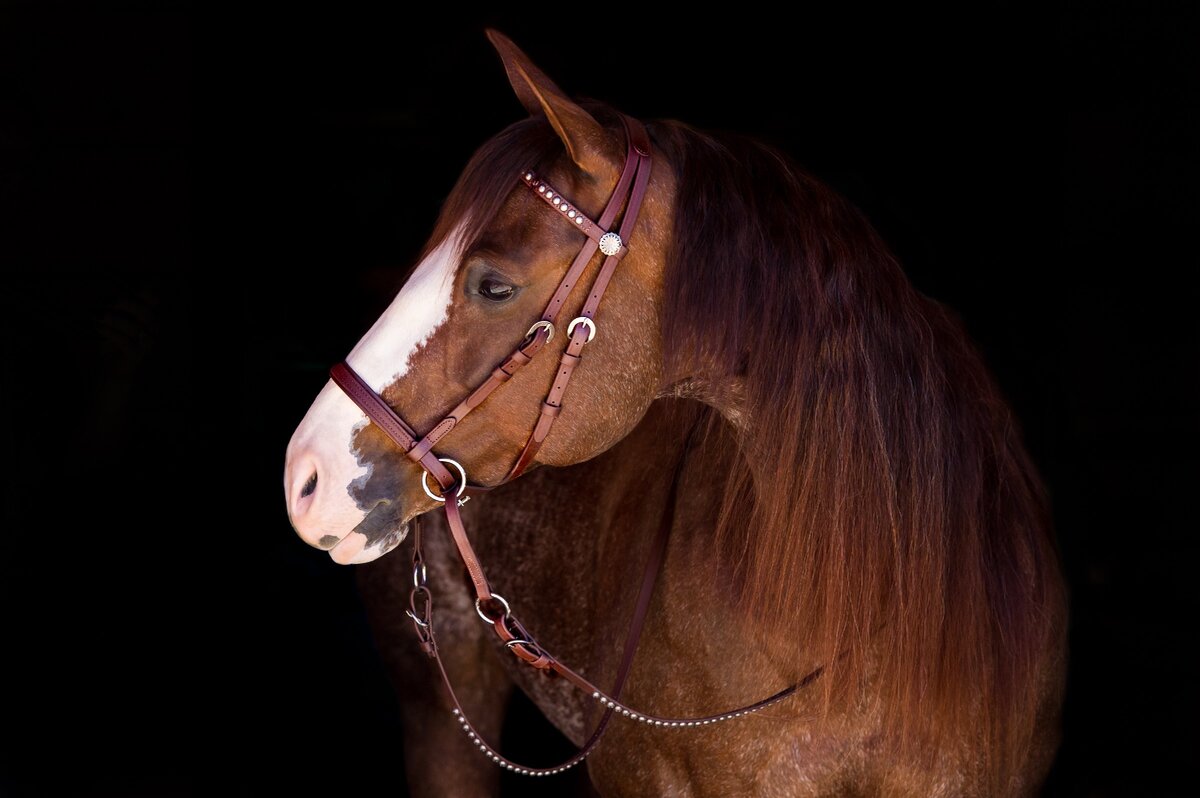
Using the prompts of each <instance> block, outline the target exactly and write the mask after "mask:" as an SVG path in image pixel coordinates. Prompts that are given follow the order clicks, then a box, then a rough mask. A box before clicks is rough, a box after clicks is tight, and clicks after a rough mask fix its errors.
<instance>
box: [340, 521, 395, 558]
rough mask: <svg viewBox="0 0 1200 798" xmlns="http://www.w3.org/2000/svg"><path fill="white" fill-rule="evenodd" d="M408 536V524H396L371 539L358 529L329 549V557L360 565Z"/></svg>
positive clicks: (383, 553) (385, 551)
mask: <svg viewBox="0 0 1200 798" xmlns="http://www.w3.org/2000/svg"><path fill="white" fill-rule="evenodd" d="M406 537H408V524H407V523H403V524H397V525H396V526H395V527H393V528H392V529H391V530H390V531H389V532H387V533H386V534H385V535H383V536H382V537H378V538H376V539H374V540H372V539H371V538H370V537H368V536H367V535H365V534H363V533H362V532H359V531H357V530H356V531H354V532H351V533H350V534H348V535H346V537H344V538H342V540H341V542H340V543H338V544H337V545H336V546H334V547H333V548H332V549H330V550H329V557H330V559H332V560H333V561H334V562H335V563H337V564H338V565H361V564H362V563H367V562H371V561H372V560H377V559H379V558H380V557H382V556H383V555H385V554H387V553H388V552H389V551H391V550H392V549H394V548H396V547H397V546H399V545H400V544H401V543H402V542H404V539H405V538H406Z"/></svg>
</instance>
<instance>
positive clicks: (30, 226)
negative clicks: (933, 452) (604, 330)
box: [0, 1, 1200, 796]
mask: <svg viewBox="0 0 1200 798" xmlns="http://www.w3.org/2000/svg"><path fill="white" fill-rule="evenodd" d="M514 7H515V6H514ZM840 8H841V10H839V11H836V12H834V11H825V10H815V9H811V8H805V7H801V8H796V9H795V11H794V14H795V20H794V21H785V20H784V19H782V18H781V17H779V16H778V15H777V14H775V13H772V12H769V11H767V10H765V9H763V10H755V9H753V8H751V7H750V6H747V5H745V4H737V5H736V6H735V7H730V8H727V9H725V10H724V11H723V12H722V13H721V14H718V15H714V16H711V17H704V16H701V15H695V16H687V17H681V18H676V19H674V21H672V22H670V23H666V22H663V23H638V24H636V25H634V24H631V23H629V22H627V20H626V16H625V15H623V14H622V13H618V12H616V11H614V12H612V13H609V12H607V11H604V10H603V9H601V8H600V7H597V6H589V5H587V4H584V5H583V6H580V7H579V10H580V11H581V12H582V11H588V12H589V13H579V14H576V13H573V9H572V8H571V7H570V6H569V4H555V5H553V6H550V7H548V8H547V9H546V10H545V11H544V12H539V13H536V14H534V13H533V12H532V11H529V10H526V11H524V12H521V13H518V12H516V11H512V12H509V11H502V10H494V11H492V12H490V13H476V12H473V11H471V10H470V9H467V8H459V7H456V8H454V9H452V10H451V12H450V13H447V14H444V15H443V16H442V18H440V19H439V20H437V21H430V19H429V18H428V16H427V15H426V14H422V15H421V17H420V18H417V17H415V16H413V14H412V13H411V11H408V10H406V9H405V7H404V4H396V3H393V4H386V5H381V6H380V7H378V8H365V7H358V8H354V7H350V6H347V5H343V4H337V5H330V6H326V7H323V8H321V9H320V10H315V9H314V10H305V9H302V8H298V7H294V6H293V5H285V4H274V5H273V4H255V5H253V6H250V5H244V6H242V5H239V6H237V7H235V8H229V9H225V10H220V11H219V10H217V9H216V8H209V7H207V6H206V7H203V8H193V7H191V6H190V5H188V4H184V3H172V2H165V1H164V2H154V3H149V2H147V3H104V4H88V3H79V4H62V3H53V2H38V3H16V4H13V3H9V4H6V5H3V6H0V147H2V148H3V150H2V152H3V156H4V158H3V161H0V203H2V204H0V234H2V238H0V273H2V274H3V284H2V285H3V288H2V291H3V304H2V308H0V310H2V315H3V321H4V334H3V347H4V349H3V354H4V361H3V363H4V370H5V373H6V376H5V378H4V389H3V391H2V392H0V402H2V405H0V410H2V413H3V414H2V416H0V418H2V419H3V421H2V424H3V426H2V428H0V429H2V432H0V439H2V440H3V443H4V451H5V476H4V479H3V486H4V494H3V508H4V513H5V515H4V518H5V524H4V526H5V531H4V535H5V538H4V539H5V540H6V541H7V545H6V546H5V547H4V550H3V553H2V554H0V579H2V582H3V587H2V588H0V590H2V595H0V597H2V598H3V601H4V605H3V606H4V611H3V627H2V630H0V632H2V636H0V647H2V648H0V673H3V674H4V679H3V682H2V685H3V686H2V688H0V729H2V730H3V732H4V738H5V739H6V740H7V741H8V742H6V743H5V744H4V745H3V746H0V793H2V794H4V795H15V796H36V795H66V794H72V795H101V794H104V795H153V796H174V795H196V794H213V795H274V794H282V793H284V792H287V791H290V792H292V793H295V794H308V793H318V792H326V793H329V794H339V795H357V794H366V793H367V792H368V791H372V792H376V791H378V790H380V789H386V790H387V791H388V792H387V794H390V795H402V794H403V787H402V783H403V770H402V764H401V762H400V759H401V756H400V745H401V744H400V735H399V723H398V720H397V714H396V707H395V702H394V699H392V698H391V697H390V693H389V689H388V686H387V684H386V677H385V674H384V672H383V670H382V667H381V666H380V664H379V662H378V659H377V656H376V654H375V652H374V650H373V648H372V645H371V642H370V640H369V637H368V636H367V633H366V627H365V622H364V619H363V616H362V612H361V607H360V605H359V603H358V599H357V598H356V596H355V593H354V590H353V575H352V569H348V568H339V567H337V566H334V565H333V564H332V563H331V562H330V561H329V560H328V558H327V557H326V556H325V555H324V554H322V553H319V552H316V551H313V550H310V549H308V548H306V547H304V546H303V545H302V544H301V543H300V541H299V539H298V538H296V537H295V535H294V534H293V533H292V532H291V530H290V527H289V526H288V524H287V519H286V514H285V511H284V506H283V496H282V491H281V490H280V475H281V465H282V457H283V449H284V446H285V445H286V441H287V438H288V436H289V435H290V433H291V430H292V429H293V428H294V426H295V424H296V423H297V422H298V421H299V419H300V417H301V416H302V415H303V413H304V411H305V409H306V408H307V405H308V403H309V402H310V401H311V399H312V397H313V396H314V395H315V394H316V392H317V390H318V389H319V388H320V386H321V385H322V383H323V382H324V379H325V368H326V367H327V365H328V364H329V363H331V362H333V361H334V360H336V359H338V358H339V357H340V356H341V355H342V354H343V353H345V352H346V351H347V350H348V349H349V347H350V346H351V345H352V344H353V342H354V341H355V340H357V338H358V336H359V335H361V334H362V332H363V331H365V329H366V327H367V326H368V325H369V323H370V321H371V320H373V319H374V318H375V316H376V315H377V314H378V313H379V312H380V310H381V309H382V308H383V307H384V306H385V304H386V302H387V301H388V300H389V299H390V295H391V294H392V293H393V292H394V290H395V289H396V288H397V287H398V286H399V284H400V281H401V279H402V277H403V274H404V271H405V269H406V267H407V266H408V265H409V264H410V263H411V260H412V258H413V256H414V255H415V253H416V251H417V250H418V249H419V247H420V245H421V244H422V242H423V239H424V236H425V235H426V234H427V232H428V231H429V229H430V228H431V225H432V221H433V217H434V215H435V213H436V210H437V207H438V204H439V201H440V199H441V198H442V197H443V196H444V195H445V193H446V192H447V191H448V189H449V187H450V185H451V183H452V182H453V180H454V178H455V176H456V175H457V173H458V170H459V169H460V168H461V166H462V165H463V164H464V163H465V161H466V159H467V158H468V156H469V154H470V153H471V151H472V150H473V149H474V147H476V146H477V145H478V144H479V143H480V142H482V141H483V140H484V139H485V138H486V137H487V136H488V135H490V134H491V133H493V132H495V131H497V130H499V129H500V128H501V127H502V126H503V125H505V124H507V123H508V122H510V121H512V120H514V119H516V118H518V117H519V116H520V114H521V113H522V111H521V110H520V108H519V106H518V104H517V103H516V101H515V100H514V99H513V97H512V96H511V92H510V91H509V89H508V87H507V84H506V81H505V79H504V76H503V70H502V69H501V67H500V65H499V62H498V59H497V58H496V57H495V54H494V53H493V52H492V50H491V48H490V46H489V45H488V43H487V41H486V39H485V38H484V36H483V32H482V31H483V28H484V27H485V26H486V25H495V26H497V27H499V28H500V29H502V30H504V31H505V32H507V33H509V34H510V35H511V36H512V37H513V38H514V39H515V40H516V41H517V42H518V44H520V45H522V46H523V47H525V48H526V50H527V51H528V52H529V53H530V54H531V55H532V56H533V57H534V59H535V60H537V61H538V62H539V63H540V64H541V65H542V66H543V67H544V68H545V69H546V70H547V71H548V72H549V73H550V74H551V75H552V76H554V77H555V78H556V79H557V80H558V81H559V82H560V84H562V85H563V86H564V87H565V88H566V89H567V90H568V91H571V92H573V93H576V94H581V95H589V96H594V97H598V98H600V99H604V100H607V101H610V102H612V103H614V104H616V105H617V106H618V107H620V108H622V109H623V110H626V111H628V112H630V113H633V114H636V115H639V116H642V117H645V118H653V117H674V118H679V119H683V120H686V121H689V122H692V123H694V124H696V125H699V126H701V127H709V128H720V129H726V130H736V131H741V132H745V133H748V134H751V135H754V136H758V137H761V138H764V139H766V140H768V141H771V142H773V143H775V144H777V145H779V146H780V147H782V148H783V149H785V150H786V151H787V152H789V153H790V154H791V155H792V156H794V157H795V158H796V159H798V160H799V161H800V162H801V163H803V164H805V165H806V166H807V168H809V169H810V170H811V171H812V172H814V173H815V174H817V175H818V176H820V177H821V178H823V179H824V180H826V181H827V182H829V183H831V184H832V185H833V186H835V187H836V188H837V189H839V190H840V191H841V192H843V193H845V194H846V195H848V196H849V197H850V198H851V199H852V200H853V201H854V202H855V203H857V204H858V205H859V206H860V207H861V208H862V209H863V210H864V211H865V212H866V214H867V215H868V216H869V217H870V218H871V219H872V220H873V222H874V223H875V224H876V225H877V226H878V228H879V229H880V230H881V231H882V233H883V235H884V236H885V237H886V238H887V239H888V241H889V242H890V243H891V244H892V246H893V247H894V248H895V249H896V250H897V251H898V253H899V254H900V256H901V259H902V260H903V262H904V263H905V264H906V268H907V270H908V272H909V274H910V275H911V277H912V279H913V281H914V283H915V284H916V285H917V286H918V287H919V288H920V289H921V290H923V291H924V292H926V293H928V294H930V295H932V296H934V297H937V298H938V299H941V300H943V301H945V302H947V303H949V304H951V305H952V306H954V307H955V308H956V309H957V310H958V311H959V312H960V313H961V315H962V317H963V319H964V320H965V322H966V324H967V326H968V328H969V329H970V331H971V333H972V334H973V335H974V336H975V338H976V339H977V340H978V341H979V343H980V345H981V347H982V348H983V350H984V352H985V354H986V356H987V358H988V360H989V362H990V364H991V366H992V368H993V369H994V371H995V373H996V375H997V377H998V378H999V380H1000V382H1001V384H1002V386H1003V388H1004V390H1005V392H1006V393H1007V395H1008V396H1009V397H1010V399H1011V401H1012V402H1013V404H1014V406H1015V407H1016V410H1017V413H1018V415H1019V417H1020V418H1021V419H1022V422H1023V424H1024V429H1025V435H1026V439H1027V442H1028V445H1029V447H1030V449H1031V450H1032V452H1033V455H1034V457H1035V458H1036V460H1037V462H1038V464H1039V466H1040V467H1041V469H1042V473H1043V475H1044V477H1045V479H1046V481H1047V482H1048V484H1049V486H1050V489H1051V493H1052V496H1053V501H1054V508H1055V513H1056V518H1057V525H1058V533H1059V538H1060V542H1061V546H1062V551H1063V558H1064V567H1065V570H1066V573H1067V576H1068V578H1069V580H1070V584H1071V590H1072V632H1071V645H1072V664H1071V671H1070V684H1069V695H1068V700H1067V705H1066V715H1065V739H1064V744H1063V747H1062V750H1061V752H1060V755H1059V759H1058V762H1057V764H1056V766H1055V769H1054V771H1053V773H1052V775H1051V779H1050V781H1049V783H1048V785H1047V789H1046V794H1047V795H1052V796H1059V795H1061V796H1117V795H1160V796H1165V795H1184V794H1188V793H1189V791H1190V792H1191V794H1195V792H1194V791H1195V788H1194V786H1193V785H1191V784H1190V783H1193V782H1194V779H1192V778H1190V777H1189V775H1188V771H1187V770H1185V765H1186V763H1187V762H1188V761H1189V759H1190V758H1191V757H1192V756H1194V755H1195V752H1196V751H1197V750H1200V746H1198V745H1197V743H1198V742H1200V741H1198V739H1197V734H1196V732H1195V723H1194V722H1193V718H1194V717H1195V715H1196V711H1197V709H1198V707H1197V703H1198V702H1197V701H1196V698H1197V688H1196V680H1195V674H1196V666H1195V661H1194V659H1193V658H1192V655H1191V651H1192V646H1191V637H1192V634H1193V632H1194V628H1195V624H1194V621H1193V619H1194V617H1195V615H1196V609H1197V603H1198V602H1197V599H1196V595H1195V591H1194V590H1193V582H1194V577H1193V574H1194V572H1195V567H1196V566H1195V554H1196V550H1197V545H1196V543H1195V537H1196V535H1195V533H1196V531H1197V529H1196V526H1197V525H1196V522H1195V520H1194V513H1193V510H1192V507H1191V504H1192V503H1191V501H1190V499H1191V497H1192V496H1193V495H1195V485H1196V478H1197V470H1198V469H1197V459H1196V454H1195V452H1196V448H1195V447H1196V443H1197V441H1196V433H1197V414H1196V408H1197V394H1198V392H1197V365H1198V363H1197V349H1196V347H1195V343H1196V326H1195V310H1194V307H1195V306H1194V302H1193V301H1192V300H1193V299H1194V295H1193V294H1191V293H1190V292H1189V290H1188V289H1187V288H1186V286H1187V285H1188V283H1189V281H1190V280H1191V279H1193V278H1194V272H1195V268H1196V266H1197V258H1196V255H1195V253H1194V251H1193V246H1194V243H1195V228H1196V224H1195V223H1196V220H1197V218H1200V217H1198V216H1197V210H1198V209H1197V203H1196V195H1197V191H1196V188H1195V185H1196V184H1195V178H1196V173H1195V172H1196V170H1195V167H1196V146H1197V145H1196V142H1197V141H1198V140H1200V139H1198V135H1200V130H1198V129H1197V114H1198V108H1200V104H1198V95H1197V80H1196V76H1197V75H1198V74H1200V70H1198V69H1197V63H1196V61H1197V57H1196V52H1197V48H1196V45H1195V43H1196V41H1197V38H1196V33H1197V27H1196V25H1195V22H1196V16H1197V11H1196V9H1195V8H1194V7H1193V6H1190V5H1188V4H1179V5H1178V7H1176V8H1172V7H1170V6H1167V5H1163V4H1134V3H1128V4H1115V5H1105V4H1083V3H1080V4H1068V5H1065V6H1051V5H1043V6H1041V7H1040V10H1038V11H1037V12H1036V13H1031V12H1030V11H1029V10H1027V9H1023V8H1018V7H1017V6H1015V5H1013V4H1010V3H1004V2H987V3H977V4H969V7H968V5H962V6H960V7H958V8H957V9H956V10H952V11H951V10H938V11H933V10H920V9H917V10H914V9H910V8H907V7H904V8H897V9H895V10H892V11H886V12H880V11H879V10H877V9H868V8H864V7H845V6H842V7H840ZM631 16H636V14H633V15H631ZM518 709H519V710H520V711H523V712H528V708H527V707H525V708H520V707H519V708H518ZM518 737H521V735H518V734H516V733H513V734H510V735H509V738H510V739H508V740H506V745H509V746H510V747H512V746H520V745H521V744H522V743H521V739H524V740H526V743H525V744H526V745H528V744H529V743H528V740H529V739H530V738H529V737H528V736H525V737H523V738H521V739H517V738H518ZM547 744H549V743H547Z"/></svg>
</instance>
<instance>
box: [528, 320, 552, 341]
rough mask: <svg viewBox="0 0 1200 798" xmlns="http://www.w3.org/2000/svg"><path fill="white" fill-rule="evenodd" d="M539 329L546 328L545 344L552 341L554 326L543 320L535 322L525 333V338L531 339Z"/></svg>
mask: <svg viewBox="0 0 1200 798" xmlns="http://www.w3.org/2000/svg"><path fill="white" fill-rule="evenodd" d="M540 327H545V328H546V343H550V342H551V341H552V340H554V325H553V324H551V323H550V322H548V321H546V320H545V319H542V320H541V321H535V322H534V323H533V326H532V327H530V328H529V332H527V333H525V337H526V338H530V337H532V336H533V334H534V333H535V332H536V331H537V330H538V328H540Z"/></svg>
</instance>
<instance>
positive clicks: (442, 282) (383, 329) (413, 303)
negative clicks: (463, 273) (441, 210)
mask: <svg viewBox="0 0 1200 798" xmlns="http://www.w3.org/2000/svg"><path fill="white" fill-rule="evenodd" d="M461 240H462V238H461V229H460V228H456V229H455V230H452V231H451V232H450V234H449V235H447V236H446V238H445V240H444V241H443V242H442V243H441V244H439V245H438V246H437V247H435V248H434V249H433V250H432V251H431V252H430V253H429V254H428V255H426V256H425V258H424V259H423V260H422V261H421V262H420V263H419V264H417V268H416V269H414V270H413V273H412V275H411V276H410V277H409V278H408V281H407V282H405V284H404V287H403V288H401V289H400V292H399V293H398V294H397V295H396V298H395V299H393V300H392V302H391V304H390V305H388V307H387V309H386V310H385V311H384V312H383V314H382V315H381V316H380V317H379V319H378V320H376V322H375V324H374V325H372V327H371V329H370V330H369V331H367V334H366V335H364V336H363V337H362V339H361V340H360V341H359V342H358V344H357V345H356V346H355V347H354V349H353V350H352V351H351V352H350V355H349V357H347V358H346V360H347V362H348V363H349V364H350V365H351V366H352V367H353V368H354V370H355V371H357V372H358V373H359V374H361V375H362V377H363V379H365V380H366V381H367V383H368V384H369V385H370V386H371V388H372V389H374V390H375V391H377V392H382V391H383V390H384V389H385V388H386V387H387V386H389V385H391V384H393V383H395V382H396V381H397V380H399V379H400V378H402V377H403V376H404V375H405V374H407V373H408V371H409V369H411V368H412V364H413V356H414V355H415V354H416V353H417V352H418V350H420V349H421V348H422V347H423V346H424V345H425V344H426V343H427V342H428V341H429V339H430V338H432V337H433V335H434V333H436V332H437V331H438V329H439V328H441V326H442V325H443V324H445V322H446V319H447V318H448V317H449V315H450V306H451V304H452V303H453V299H454V284H455V278H456V276H457V274H458V270H459V268H460V267H461V264H462V251H461V250H462V247H461Z"/></svg>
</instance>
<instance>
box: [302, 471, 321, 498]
mask: <svg viewBox="0 0 1200 798" xmlns="http://www.w3.org/2000/svg"><path fill="white" fill-rule="evenodd" d="M316 489H317V472H316V471H314V472H313V475H312V476H311V477H309V478H308V482H305V483H304V487H303V488H301V489H300V498H301V499H304V498H307V497H309V496H311V495H312V493H313V491H314V490H316Z"/></svg>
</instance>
